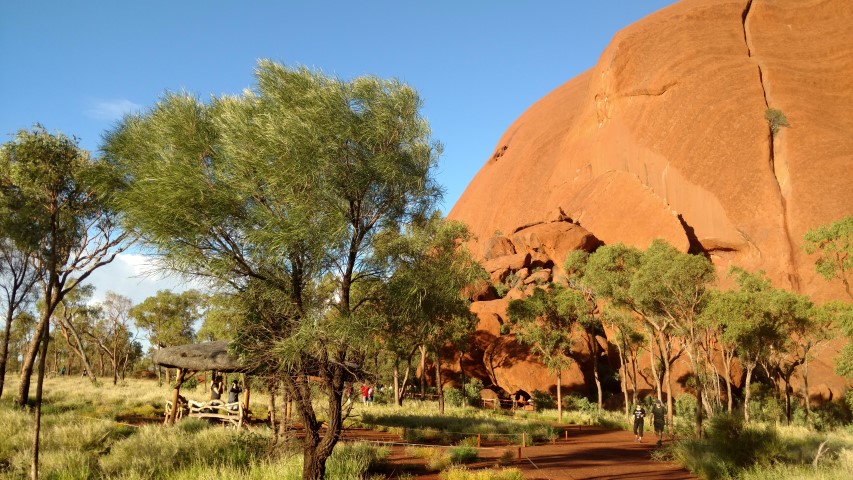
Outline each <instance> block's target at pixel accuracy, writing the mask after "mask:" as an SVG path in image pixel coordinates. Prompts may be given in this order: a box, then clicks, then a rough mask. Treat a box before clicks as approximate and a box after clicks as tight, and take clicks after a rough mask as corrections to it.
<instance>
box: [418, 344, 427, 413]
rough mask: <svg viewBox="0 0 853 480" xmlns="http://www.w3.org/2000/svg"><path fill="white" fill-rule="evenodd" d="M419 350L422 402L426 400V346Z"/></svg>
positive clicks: (420, 347)
mask: <svg viewBox="0 0 853 480" xmlns="http://www.w3.org/2000/svg"><path fill="white" fill-rule="evenodd" d="M418 350H420V351H421V369H420V372H421V378H420V380H421V400H423V399H424V398H426V354H427V351H426V345H421V346H419V347H418Z"/></svg>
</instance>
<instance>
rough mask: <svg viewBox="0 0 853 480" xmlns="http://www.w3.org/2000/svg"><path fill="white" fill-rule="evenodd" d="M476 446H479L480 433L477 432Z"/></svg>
mask: <svg viewBox="0 0 853 480" xmlns="http://www.w3.org/2000/svg"><path fill="white" fill-rule="evenodd" d="M477 448H480V434H479V433H478V434H477Z"/></svg>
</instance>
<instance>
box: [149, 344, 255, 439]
mask: <svg viewBox="0 0 853 480" xmlns="http://www.w3.org/2000/svg"><path fill="white" fill-rule="evenodd" d="M154 363H155V364H157V365H160V366H162V367H166V368H176V369H177V370H178V377H177V379H176V381H175V389H174V391H173V392H172V411H171V412H170V413H169V415H168V416H167V417H166V422H165V423H166V424H167V425H172V424H174V423H175V418H176V416H177V412H178V408H179V405H178V404H179V397H180V392H181V385H183V383H184V382H185V381H187V380H189V379H190V378H192V376H193V375H195V374H196V373H197V372H202V371H207V370H213V371H217V372H222V373H246V372H247V369H246V368H245V367H244V366H243V365H242V364H241V363H240V360H239V359H238V358H237V357H235V356H233V355H231V354H229V353H228V342H227V341H216V342H202V343H193V344H190V345H177V346H174V347H167V348H163V349H160V350H158V351H157V352H155V353H154ZM243 403H244V408H243V409H241V411H244V410H246V411H247V409H248V406H249V405H248V404H249V388H248V386H247V387H246V390H245V397H244V402H243Z"/></svg>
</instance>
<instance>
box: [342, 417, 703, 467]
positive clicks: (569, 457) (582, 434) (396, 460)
mask: <svg viewBox="0 0 853 480" xmlns="http://www.w3.org/2000/svg"><path fill="white" fill-rule="evenodd" d="M372 433H374V434H377V433H379V432H372ZM363 434H366V435H363ZM380 435H382V436H384V437H385V438H381V439H380V438H376V437H374V436H373V435H371V434H370V433H368V432H367V431H358V432H355V431H352V430H351V431H349V432H348V434H346V435H345V437H348V438H349V439H355V438H363V439H370V440H384V441H393V442H400V441H401V440H399V437H396V439H392V438H390V437H391V436H390V435H389V434H387V433H385V434H380ZM633 439H634V436H633V434H631V432H626V431H621V430H608V429H605V428H600V427H583V429H582V430H581V431H578V430H575V429H572V430H571V431H570V432H569V437H568V440H567V439H565V438H560V439H559V440H557V441H556V443H554V444H547V445H537V446H533V447H525V448H523V449H521V457H520V458H519V457H518V453H519V447H518V446H506V445H504V446H490V445H488V444H484V445H483V448H481V449H480V454H479V460H478V461H476V462H474V463H470V464H468V465H467V467H468V468H469V469H476V468H490V467H494V466H495V465H496V463H497V459H498V458H499V457H500V456H501V455H502V454H504V452H505V451H507V450H511V451H512V452H513V457H514V460H513V463H512V465H509V466H511V467H515V468H518V469H520V470H521V471H522V473H523V474H524V477H525V478H526V479H527V480H539V479H541V480H581V479H587V480H592V479H596V480H598V479H601V480H603V479H649V480H651V479H656V480H657V479H659V480H677V479H696V478H698V477H696V476H695V475H692V474H691V473H690V472H688V471H687V470H685V469H683V468H681V467H679V466H678V465H676V464H674V463H668V462H657V461H654V460H652V459H651V453H652V451H653V450H654V449H655V444H654V442H655V438H654V435H653V434H648V433H647V435H646V438H645V440H646V441H645V442H644V443H635V442H634V441H633ZM424 463H425V461H424V460H422V459H418V458H414V457H412V456H410V455H408V454H407V453H406V448H405V446H402V445H395V446H394V447H393V448H392V450H391V456H390V458H389V462H388V465H387V466H386V469H385V471H383V472H382V473H384V474H385V475H387V476H388V477H389V478H396V477H397V476H399V475H401V474H403V473H407V474H410V475H412V477H413V478H417V479H418V480H433V479H438V474H437V473H435V472H427V471H426V469H425V468H424Z"/></svg>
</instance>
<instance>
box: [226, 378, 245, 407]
mask: <svg viewBox="0 0 853 480" xmlns="http://www.w3.org/2000/svg"><path fill="white" fill-rule="evenodd" d="M242 391H243V389H242V388H241V387H240V385H238V384H237V380H234V381H233V382H231V388H229V389H228V403H234V402H236V401H238V400H239V397H240V392H242Z"/></svg>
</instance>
